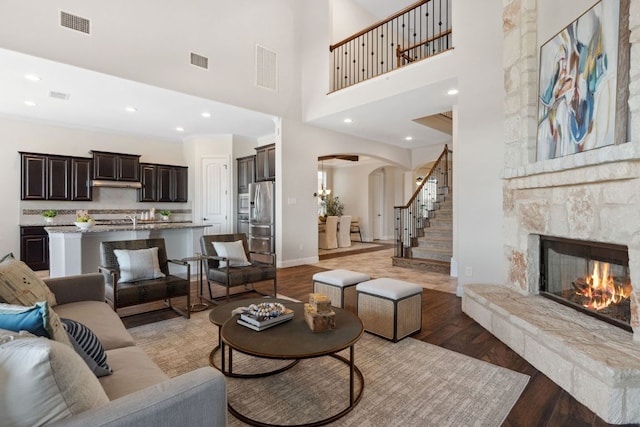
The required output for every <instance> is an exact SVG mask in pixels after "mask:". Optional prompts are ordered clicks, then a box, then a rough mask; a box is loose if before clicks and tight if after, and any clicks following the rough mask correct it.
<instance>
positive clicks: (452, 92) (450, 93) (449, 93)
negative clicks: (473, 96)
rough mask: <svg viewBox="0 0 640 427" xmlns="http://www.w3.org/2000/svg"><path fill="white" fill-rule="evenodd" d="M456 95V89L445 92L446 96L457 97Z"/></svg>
mask: <svg viewBox="0 0 640 427" xmlns="http://www.w3.org/2000/svg"><path fill="white" fill-rule="evenodd" d="M457 94H458V89H449V91H448V92H447V95H457Z"/></svg>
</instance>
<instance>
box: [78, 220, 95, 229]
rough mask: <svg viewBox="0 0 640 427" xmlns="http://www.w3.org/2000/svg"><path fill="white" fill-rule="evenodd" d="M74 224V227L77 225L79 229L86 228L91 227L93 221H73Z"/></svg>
mask: <svg viewBox="0 0 640 427" xmlns="http://www.w3.org/2000/svg"><path fill="white" fill-rule="evenodd" d="M74 224H75V225H76V227H78V228H79V229H80V230H88V229H90V228H91V227H93V222H91V221H87V222H78V221H76V222H74Z"/></svg>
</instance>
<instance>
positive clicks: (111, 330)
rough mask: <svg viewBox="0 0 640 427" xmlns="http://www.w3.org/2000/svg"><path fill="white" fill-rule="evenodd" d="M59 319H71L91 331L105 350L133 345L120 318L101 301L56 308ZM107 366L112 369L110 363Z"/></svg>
mask: <svg viewBox="0 0 640 427" xmlns="http://www.w3.org/2000/svg"><path fill="white" fill-rule="evenodd" d="M56 313H58V315H59V316H60V317H64V318H67V319H73V320H75V321H78V322H80V323H82V324H83V325H85V326H86V327H87V328H89V329H91V330H92V331H93V333H94V334H96V336H97V337H98V339H99V340H100V342H101V343H102V346H103V347H104V349H105V350H111V349H114V348H120V347H128V346H132V345H135V342H134V340H133V338H132V337H131V335H130V334H129V332H127V330H126V329H125V327H124V325H123V324H122V321H121V320H120V317H119V316H118V315H117V314H116V312H115V311H113V310H112V309H111V307H109V305H108V304H107V303H105V302H102V301H78V302H72V303H69V304H61V305H59V306H57V307H56ZM109 365H110V366H111V367H112V368H113V366H112V365H111V363H109Z"/></svg>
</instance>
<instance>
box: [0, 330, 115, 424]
mask: <svg viewBox="0 0 640 427" xmlns="http://www.w3.org/2000/svg"><path fill="white" fill-rule="evenodd" d="M0 396H2V405H1V406H2V416H1V417H0V427H9V426H11V427H22V426H35V425H43V424H49V423H52V422H54V421H58V420H63V419H65V418H67V417H69V416H71V415H75V414H79V413H80V412H84V411H86V410H89V409H92V408H96V407H99V406H102V405H105V404H106V403H108V402H109V398H108V397H107V395H106V394H105V392H104V390H103V388H102V386H101V385H100V382H99V381H98V379H97V378H96V376H95V375H93V372H91V371H90V370H89V368H88V367H87V365H86V364H85V363H84V361H83V360H82V358H81V357H80V356H78V354H77V353H76V352H75V351H74V350H73V349H72V348H71V347H69V346H66V345H64V344H61V343H59V342H57V341H53V340H49V339H46V338H31V339H15V340H11V341H9V342H5V343H3V344H0Z"/></svg>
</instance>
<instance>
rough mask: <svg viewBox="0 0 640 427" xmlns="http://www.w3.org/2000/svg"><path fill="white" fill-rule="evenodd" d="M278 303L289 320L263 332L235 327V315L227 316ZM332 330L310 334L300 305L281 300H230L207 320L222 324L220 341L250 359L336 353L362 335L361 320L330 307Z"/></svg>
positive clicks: (302, 356)
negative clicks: (287, 310)
mask: <svg viewBox="0 0 640 427" xmlns="http://www.w3.org/2000/svg"><path fill="white" fill-rule="evenodd" d="M272 301H277V302H281V303H283V304H284V305H285V307H287V308H291V309H292V310H293V311H294V316H293V319H291V320H288V321H286V322H284V323H282V324H280V325H276V326H273V327H271V328H269V329H265V330H264V331H260V332H258V331H254V330H252V329H249V328H247V327H245V326H242V325H239V324H238V323H237V319H238V318H239V315H234V316H231V311H233V309H235V308H237V307H244V306H248V305H249V304H259V303H261V302H272ZM333 309H334V311H335V313H336V315H335V322H336V328H335V329H333V330H330V331H324V332H312V331H311V330H310V329H309V327H308V326H307V324H306V323H305V321H304V304H303V303H301V302H293V301H289V300H282V299H265V298H252V299H245V300H240V301H234V302H231V303H229V304H225V305H221V306H219V307H216V308H214V309H213V310H212V312H211V314H210V315H209V319H210V320H211V322H212V323H214V324H216V325H220V324H222V328H221V330H220V334H221V337H222V340H223V341H224V342H225V343H226V344H227V345H229V346H231V347H232V348H233V349H235V350H238V351H241V352H243V353H246V354H250V355H253V356H259V357H265V358H273V359H305V358H311V357H318V356H323V355H327V354H331V353H335V352H338V351H340V350H343V349H345V348H348V347H350V346H352V345H353V344H355V343H356V342H357V341H358V340H359V339H360V337H361V336H362V334H363V333H364V325H363V324H362V321H361V320H360V319H359V318H358V317H357V316H356V315H354V314H353V313H351V312H349V311H346V310H342V309H340V308H336V307H334V308H333Z"/></svg>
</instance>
